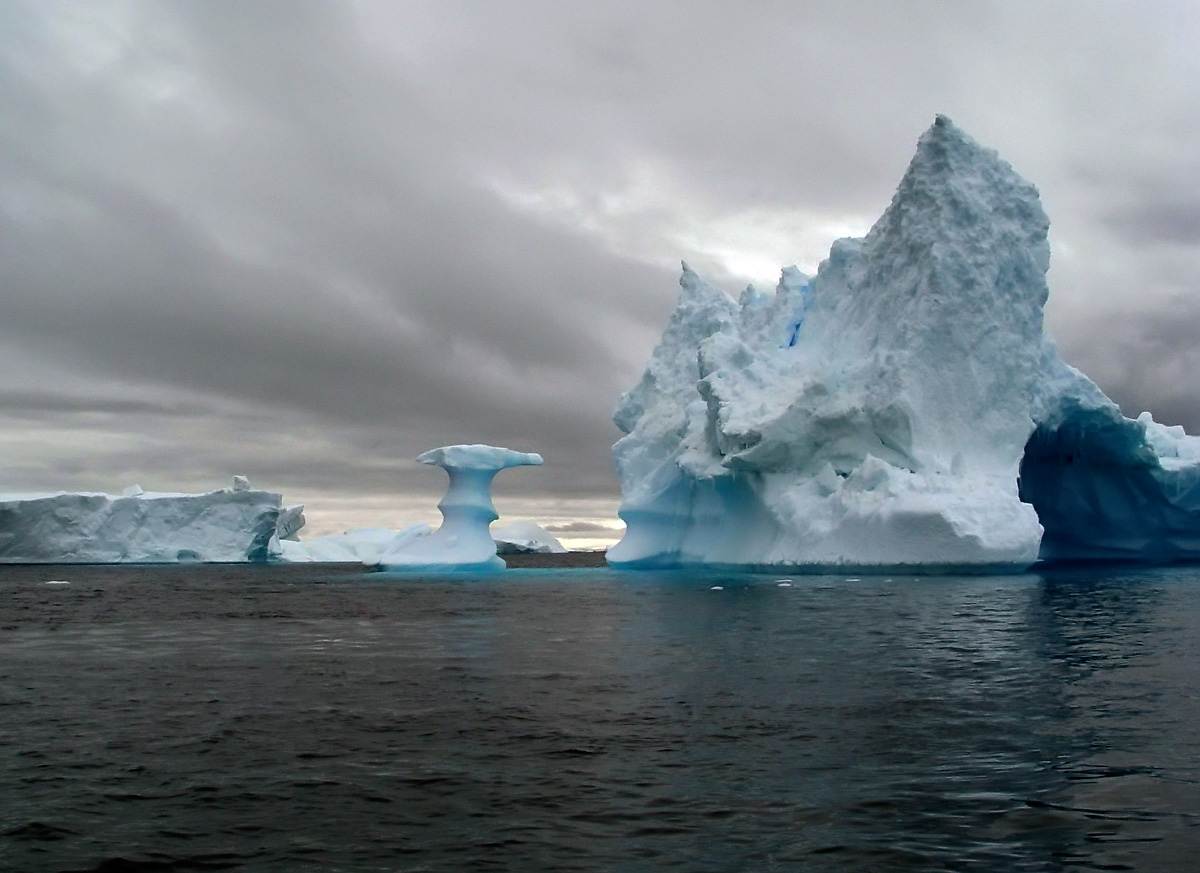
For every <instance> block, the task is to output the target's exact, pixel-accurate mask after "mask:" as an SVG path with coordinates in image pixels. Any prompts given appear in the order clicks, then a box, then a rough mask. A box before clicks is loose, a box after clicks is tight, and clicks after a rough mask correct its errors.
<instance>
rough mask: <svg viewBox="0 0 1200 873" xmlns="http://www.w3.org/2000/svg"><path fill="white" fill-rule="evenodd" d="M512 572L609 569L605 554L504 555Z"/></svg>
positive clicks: (505, 561)
mask: <svg viewBox="0 0 1200 873" xmlns="http://www.w3.org/2000/svg"><path fill="white" fill-rule="evenodd" d="M503 557H504V563H505V564H507V565H508V568H509V569H510V570H543V569H545V570H557V569H562V568H569V567H607V566H608V564H607V563H606V562H605V560H604V552H559V553H557V554H531V553H526V554H513V555H504V556H503Z"/></svg>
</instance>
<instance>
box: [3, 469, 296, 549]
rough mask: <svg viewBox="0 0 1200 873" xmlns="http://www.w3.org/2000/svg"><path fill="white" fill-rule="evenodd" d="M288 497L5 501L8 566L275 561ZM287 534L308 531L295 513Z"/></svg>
mask: <svg viewBox="0 0 1200 873" xmlns="http://www.w3.org/2000/svg"><path fill="white" fill-rule="evenodd" d="M281 501H282V498H281V497H280V495H279V494H276V493H274V492H271V491H256V490H253V489H251V488H250V486H249V483H248V482H246V480H245V479H244V478H243V477H240V476H239V477H235V479H234V485H233V487H232V488H228V489H222V490H219V491H210V492H208V493H205V494H173V493H151V492H144V491H142V489H141V488H138V487H137V486H133V487H131V488H129V489H127V490H126V491H125V493H124V494H122V495H121V496H119V497H117V496H112V495H108V494H91V493H83V494H69V493H60V494H46V495H28V496H22V495H5V496H0V563H9V564H44V563H80V564H112V563H178V562H214V563H226V562H237V563H240V562H246V561H252V562H259V561H267V560H270V559H271V558H272V557H274V553H275V550H276V549H277V547H278V541H279V540H278V536H279V533H280V529H279V526H278V523H279V519H280V515H281V512H282V511H283V509H282V502H281ZM289 510H291V512H290V514H289V515H288V516H287V519H286V529H285V530H284V531H283V533H284V535H285V536H287V535H290V534H292V533H294V531H295V530H296V529H298V528H299V526H300V525H301V524H303V514H302V513H301V512H300V511H299V510H302V507H298V508H289Z"/></svg>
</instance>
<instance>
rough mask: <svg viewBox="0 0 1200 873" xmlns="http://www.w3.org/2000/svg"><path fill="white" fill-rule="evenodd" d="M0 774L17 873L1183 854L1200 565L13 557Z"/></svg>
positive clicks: (3, 845) (1199, 664)
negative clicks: (566, 565) (857, 569)
mask: <svg viewBox="0 0 1200 873" xmlns="http://www.w3.org/2000/svg"><path fill="white" fill-rule="evenodd" d="M48 580H67V581H69V582H70V585H67V586H61V585H59V586H56V585H46V584H45V583H46V581H48ZM713 586H720V588H721V590H713ZM0 764H2V767H3V771H2V772H3V780H2V784H0V869H3V870H14V871H17V870H19V871H43V870H44V871H60V870H80V871H109V873H112V871H126V870H129V871H133V870H136V871H174V870H221V869H231V870H232V869H243V870H264V871H309V870H312V871H316V870H322V871H324V870H329V871H368V870H370V871H375V870H379V871H385V870H386V871H471V870H479V871H486V870H513V871H539V870H587V871H595V870H600V871H610V870H611V871H643V870H645V871H650V870H682V871H742V870H745V871H770V870H803V871H851V870H864V871H868V870H869V871H875V870H939V871H944V870H964V871H971V870H980V871H982V870H987V871H992V870H994V871H1017V870H1046V871H1053V870H1125V869H1128V870H1139V871H1149V870H1195V869H1200V569H1198V568H1194V567H1192V568H1184V569H1160V570H1144V571H1143V570H1104V571H1098V570H1090V571H1068V570H1061V571H1057V572H1055V573H1053V574H1040V575H1039V574H1029V575H1024V576H1015V577H1002V578H995V577H993V578H925V579H913V578H901V577H894V578H892V579H872V578H863V579H861V580H859V581H851V580H848V579H846V578H843V577H794V578H792V580H791V585H790V586H781V585H779V584H778V582H777V579H776V578H774V577H770V576H758V577H729V576H722V577H717V576H707V577H705V576H697V575H688V574H678V575H661V574H619V573H614V572H610V571H607V570H575V571H532V570H525V571H509V572H507V573H506V574H503V575H500V576H496V577H492V578H488V579H486V580H480V579H475V580H472V579H443V580H440V581H439V580H397V579H388V578H385V577H383V576H381V575H377V574H376V575H372V574H358V573H349V572H347V571H340V570H336V569H333V570H331V569H329V568H313V567H303V566H297V567H282V568H279V567H275V568H272V567H260V568H230V567H182V568H167V567H147V568H129V567H124V568H121V567H114V568H95V567H91V568H83V567H78V568H70V567H66V568H64V567H58V568H37V567H15V568H13V567H10V568H6V569H0Z"/></svg>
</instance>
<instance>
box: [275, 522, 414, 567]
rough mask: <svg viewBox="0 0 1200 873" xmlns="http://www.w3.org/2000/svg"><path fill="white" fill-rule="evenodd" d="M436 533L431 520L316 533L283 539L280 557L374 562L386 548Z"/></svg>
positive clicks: (294, 559)
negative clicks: (308, 537) (393, 526)
mask: <svg viewBox="0 0 1200 873" xmlns="http://www.w3.org/2000/svg"><path fill="white" fill-rule="evenodd" d="M430 533H432V531H431V529H430V527H429V525H427V524H413V525H409V526H408V527H405V528H403V529H402V530H391V529H389V528H382V527H365V528H359V529H358V530H352V531H347V532H346V533H343V534H330V535H327V536H323V537H314V538H313V539H311V540H304V541H303V542H294V541H287V540H281V541H280V543H279V547H280V560H282V561H287V562H289V563H309V562H325V563H355V564H366V565H367V566H374V565H376V564H378V563H379V559H380V558H381V557H383V555H384V553H385V552H388V551H392V550H396V549H400V548H402V547H403V546H404V545H405V544H406V543H408V542H409V541H411V540H413V539H415V538H417V537H424V536H428V535H429V534H430Z"/></svg>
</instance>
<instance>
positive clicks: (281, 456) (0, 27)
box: [0, 0, 1200, 535]
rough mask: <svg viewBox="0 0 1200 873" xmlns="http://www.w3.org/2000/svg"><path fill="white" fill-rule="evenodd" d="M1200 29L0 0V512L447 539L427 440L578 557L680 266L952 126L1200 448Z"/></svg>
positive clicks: (755, 256)
mask: <svg viewBox="0 0 1200 873" xmlns="http://www.w3.org/2000/svg"><path fill="white" fill-rule="evenodd" d="M1198 10H1200V6H1197V5H1196V4H1194V3H1191V2H1183V0H1181V2H1176V3H1152V2H1146V0H1138V2H1129V3H1105V2H1094V0H1091V2H1080V3H1053V2H1046V0H1036V2H1028V3H1019V2H1004V3H994V4H991V3H983V2H968V3H961V2H947V3H918V2H913V3H893V2H878V3H858V4H855V3H847V2H836V3H835V2H831V3H795V2H786V3H785V2H780V3H765V2H764V3H751V2H736V3H734V2H726V3H702V2H689V3H682V2H681V3H670V2H655V3H645V2H630V3H622V2H614V0H605V2H603V3H562V2H550V0H547V2H540V3H463V4H456V3H452V2H448V0H436V2H429V3H404V2H391V0H386V2H384V0H380V2H358V3H352V2H345V3H321V2H315V0H305V2H292V0H286V2H284V0H280V2H252V0H239V2H229V3H213V2H206V0H196V2H174V0H166V2H164V0H146V2H120V0H114V2H99V0H81V2H56V0H29V2H18V0H0V490H6V491H44V490H58V489H66V490H109V491H119V490H121V489H122V488H123V487H125V486H126V485H128V484H131V483H133V482H138V483H140V484H141V485H142V486H143V487H145V488H147V489H161V490H208V489H210V488H215V487H221V486H223V485H225V484H226V483H227V481H228V477H229V475H230V474H232V473H245V474H246V475H249V476H250V478H251V481H252V482H253V483H254V484H255V485H256V486H259V487H265V488H270V489H272V490H277V491H281V492H283V494H284V497H285V500H287V501H288V502H295V501H303V502H305V503H306V504H307V505H308V507H309V513H308V514H309V516H310V519H311V520H312V523H311V527H312V528H313V530H314V531H315V532H326V531H328V530H333V529H342V528H345V527H349V526H357V525H360V524H367V523H380V524H389V525H396V524H399V523H401V522H404V521H408V520H434V519H436V518H437V513H436V510H434V508H433V503H434V502H436V498H437V496H438V495H440V493H441V490H442V484H443V478H442V474H441V473H440V472H439V471H436V470H429V469H427V468H423V467H419V466H418V465H416V464H414V463H412V458H413V457H414V456H415V455H417V454H418V453H419V452H421V451H423V450H425V449H428V448H432V447H434V446H438V445H443V444H447V443H461V442H487V443H493V444H497V445H507V446H510V447H512V448H516V449H521V450H525V451H539V452H541V453H542V454H543V455H544V456H545V457H546V462H547V463H546V466H545V467H542V468H536V469H535V468H528V469H519V470H514V471H508V472H505V473H503V474H501V476H500V477H499V478H498V480H497V504H498V506H499V508H500V510H501V513H502V514H503V515H505V516H516V515H528V516H532V517H537V518H541V519H542V520H544V521H556V522H558V523H559V524H568V523H570V522H571V520H572V519H574V520H575V524H576V527H577V530H576V531H575V533H579V534H581V535H582V534H585V533H587V532H588V525H589V524H591V523H594V522H593V521H591V520H593V519H596V518H603V517H604V516H607V515H610V514H611V513H612V512H613V511H614V510H615V507H616V503H617V497H618V493H619V489H618V486H617V481H616V477H615V475H614V473H613V470H612V461H611V454H610V446H611V444H612V442H613V441H614V440H615V439H616V437H617V436H618V435H619V434H618V432H617V431H616V428H615V427H614V426H613V425H612V423H611V420H610V416H611V413H612V409H613V406H614V404H615V402H616V399H617V396H618V395H619V394H620V392H621V391H623V390H624V389H626V388H628V387H629V386H630V385H632V384H633V382H634V381H635V380H636V379H637V377H638V375H639V374H640V372H641V369H642V367H643V365H644V363H645V360H646V358H647V356H648V355H649V352H650V349H651V348H652V346H653V344H654V342H655V340H656V339H657V337H658V334H659V333H660V331H661V330H662V328H663V326H664V324H665V322H666V319H667V317H668V316H669V313H670V311H671V309H672V307H673V305H674V301H675V297H676V292H677V284H676V283H677V279H678V266H679V261H680V259H684V260H687V261H688V262H689V264H691V265H692V266H693V267H694V268H696V269H697V270H698V271H699V272H700V273H701V274H702V275H705V276H706V278H708V279H709V280H710V281H711V282H713V283H714V284H717V285H718V286H720V287H723V288H725V289H726V290H728V291H730V292H731V293H734V294H736V293H738V292H739V291H740V289H741V288H742V287H743V286H744V285H745V284H746V282H748V281H754V282H756V283H762V284H763V285H765V286H766V287H773V285H774V281H775V280H776V279H777V277H778V270H779V268H780V267H781V266H784V265H786V264H798V265H799V266H800V267H801V269H803V270H806V271H809V272H811V271H814V270H815V268H816V265H817V263H818V262H819V261H820V259H821V258H822V257H823V256H824V255H825V254H826V253H827V252H828V248H829V244H830V242H831V241H832V240H833V239H834V238H836V237H838V236H845V235H859V234H862V233H864V232H865V231H866V230H867V228H869V227H870V225H871V223H872V222H873V221H874V219H875V218H876V217H877V216H878V215H879V214H880V212H882V210H883V209H884V207H885V206H886V205H887V203H888V201H889V199H890V197H891V194H892V192H893V190H894V188H895V186H896V184H897V182H898V181H899V179H900V176H901V174H902V173H903V171H904V168H905V166H906V164H907V162H908V160H909V158H910V157H911V156H912V152H913V150H914V148H915V145H916V140H917V137H918V136H919V135H920V134H921V132H922V131H923V130H924V129H925V128H926V127H928V126H929V124H930V123H931V122H932V121H933V117H934V115H935V114H936V113H939V112H942V113H945V114H947V115H949V116H950V117H951V118H953V119H954V121H955V122H956V123H957V124H958V125H959V126H961V127H962V128H964V129H965V130H966V131H967V132H969V133H970V134H971V135H973V136H974V137H975V138H976V139H978V140H979V141H980V142H982V143H984V144H986V145H989V146H991V147H993V148H996V149H998V150H999V151H1000V153H1001V155H1003V156H1004V157H1005V158H1007V159H1008V160H1009V161H1010V162H1011V163H1012V164H1013V165H1014V166H1015V167H1016V168H1017V170H1018V171H1019V172H1020V173H1022V174H1023V175H1024V176H1025V177H1026V178H1028V179H1029V180H1031V181H1032V182H1034V183H1035V184H1037V185H1038V187H1039V189H1040V190H1041V192H1042V196H1043V200H1044V203H1045V206H1046V210H1047V212H1048V213H1049V215H1050V219H1051V222H1052V226H1051V229H1050V235H1051V242H1052V249H1053V254H1052V261H1051V270H1050V277H1049V279H1050V288H1051V302H1050V304H1049V307H1048V325H1049V328H1050V330H1051V331H1052V333H1053V334H1054V335H1055V336H1056V338H1057V339H1058V340H1059V343H1060V346H1061V348H1062V351H1063V354H1064V357H1066V359H1067V360H1068V361H1070V362H1071V363H1074V364H1076V365H1077V366H1080V367H1081V368H1082V369H1083V370H1084V371H1085V372H1087V373H1088V374H1089V375H1091V376H1092V377H1093V378H1094V379H1096V381H1098V382H1099V383H1100V385H1101V387H1103V388H1104V389H1105V390H1106V391H1107V392H1108V393H1109V394H1110V395H1111V396H1113V398H1114V399H1116V400H1117V401H1118V402H1119V403H1120V404H1121V405H1122V408H1123V409H1124V410H1125V412H1126V414H1136V413H1137V412H1139V411H1141V410H1142V409H1150V410H1151V411H1152V412H1153V413H1154V415H1155V417H1156V418H1158V419H1160V420H1163V421H1167V422H1169V423H1178V424H1183V425H1185V426H1187V427H1188V429H1189V430H1192V431H1200V380H1197V378H1196V373H1197V372H1198V370H1200V51H1197V48H1196V47H1197V46H1200V12H1198Z"/></svg>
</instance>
